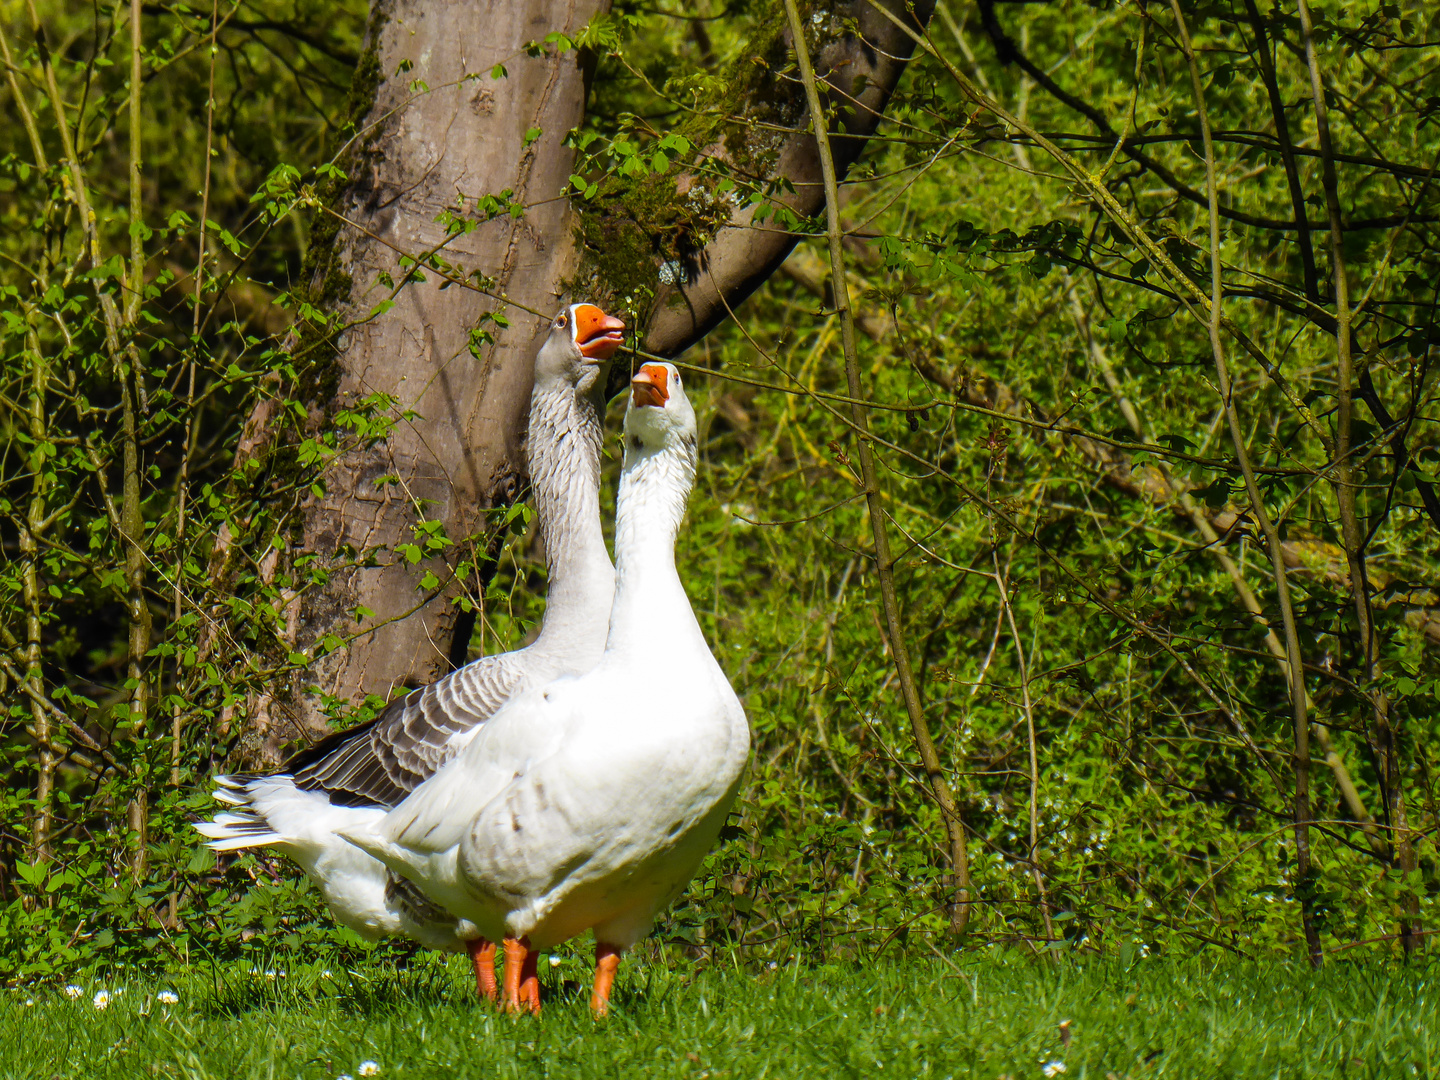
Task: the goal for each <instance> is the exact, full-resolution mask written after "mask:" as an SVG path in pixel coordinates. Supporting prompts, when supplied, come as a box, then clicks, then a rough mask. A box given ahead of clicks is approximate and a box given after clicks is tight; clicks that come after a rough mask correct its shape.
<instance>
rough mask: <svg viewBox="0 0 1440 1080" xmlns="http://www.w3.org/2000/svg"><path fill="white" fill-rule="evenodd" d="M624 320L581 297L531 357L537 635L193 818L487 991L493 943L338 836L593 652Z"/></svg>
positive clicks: (605, 586) (233, 782)
mask: <svg viewBox="0 0 1440 1080" xmlns="http://www.w3.org/2000/svg"><path fill="white" fill-rule="evenodd" d="M624 328H625V324H624V323H622V322H621V321H620V320H619V319H614V318H611V317H610V316H608V315H606V314H605V313H604V312H603V311H601V310H600V309H599V308H598V307H595V306H594V305H592V304H573V305H571V306H570V307H567V308H566V309H565V310H563V311H561V312H560V314H559V315H557V316H556V317H555V320H554V322H553V323H552V324H551V328H550V333H549V335H548V336H547V337H546V339H545V342H544V344H543V345H542V346H541V348H540V350H539V353H538V354H537V356H536V358H535V388H534V390H533V392H532V393H531V397H530V427H529V434H528V436H527V445H526V456H527V461H528V465H529V471H530V482H531V486H532V489H533V500H534V505H535V508H536V513H537V517H538V518H539V521H540V531H541V536H542V538H543V541H544V546H545V559H546V563H547V565H548V567H549V591H548V595H547V597H546V604H545V619H544V624H543V627H542V629H541V631H540V634H539V635H538V637H537V638H536V639H535V641H534V642H533V643H532V644H531V645H529V646H528V647H526V648H524V649H520V650H518V651H516V652H510V653H504V654H502V655H499V656H487V657H484V658H482V659H479V660H476V661H474V662H473V663H471V664H467V665H466V666H465V667H463V668H461V669H460V670H458V671H455V672H452V673H451V674H450V675H447V676H446V677H445V678H443V679H440V680H439V681H437V682H434V683H431V684H430V685H429V686H426V687H424V688H422V689H419V690H414V691H412V692H410V693H409V694H407V695H405V696H404V697H403V698H399V699H397V700H395V701H392V702H391V703H390V705H389V706H388V707H387V708H386V709H385V710H384V712H382V713H381V714H380V715H379V716H378V717H376V718H375V719H374V720H372V721H370V722H369V723H366V724H361V725H359V726H358V727H354V728H351V729H350V730H348V731H343V732H339V733H337V734H335V735H332V736H330V737H329V738H326V739H324V740H322V741H321V742H319V743H317V744H316V745H315V746H312V747H310V748H309V749H308V750H305V751H303V752H302V753H300V754H298V755H296V756H295V757H293V758H291V759H290V760H289V761H288V762H286V763H285V765H284V766H283V767H282V768H281V769H280V770H279V771H278V772H276V773H273V774H271V775H268V776H259V777H246V776H217V777H215V782H216V784H217V785H218V786H217V789H216V791H215V793H214V794H215V798H216V799H217V800H218V801H220V802H222V803H226V804H228V805H229V806H231V807H233V808H234V809H232V810H230V811H229V812H227V813H221V814H217V815H216V816H215V820H214V821H212V822H202V823H199V824H197V825H196V826H195V828H196V829H197V830H199V831H200V832H201V833H202V834H203V835H205V836H207V837H210V842H209V846H210V847H212V848H214V849H215V850H217V851H233V850H237V849H240V848H248V847H259V846H264V845H269V846H272V847H275V848H278V849H279V850H281V851H283V852H285V854H287V855H289V856H290V857H291V858H292V859H294V860H295V861H296V862H297V863H299V864H300V867H301V868H302V869H303V870H304V871H305V873H306V874H307V875H309V877H310V878H311V879H312V880H313V881H314V882H315V883H316V884H317V885H318V886H319V887H320V890H321V892H322V893H323V894H324V896H325V900H326V902H327V904H328V905H329V907H330V910H331V912H332V913H333V914H334V916H335V917H336V918H337V919H338V920H339V921H340V922H342V923H344V924H345V925H347V926H349V927H351V928H352V929H354V930H356V931H357V932H359V933H360V934H362V935H364V936H365V937H367V938H372V939H374V938H378V937H382V936H386V935H396V934H400V935H405V936H408V937H411V938H413V939H415V940H417V941H419V942H421V943H422V944H424V945H426V946H428V947H430V948H435V949H444V950H449V951H454V950H458V949H460V948H462V947H463V948H465V949H466V950H467V951H468V952H469V953H470V955H471V958H472V960H473V962H474V964H475V975H476V983H477V987H478V989H479V992H480V993H481V994H482V995H483V996H487V997H491V998H494V997H495V995H496V987H495V969H494V946H493V945H492V944H490V942H489V941H486V940H485V939H484V938H483V937H481V936H480V935H479V934H478V932H477V931H476V929H475V927H474V926H473V925H471V924H469V923H468V922H466V921H464V920H458V921H457V920H456V918H455V917H454V916H453V915H450V914H448V913H447V912H445V911H444V910H442V909H440V908H438V907H436V906H435V905H434V904H433V903H429V902H427V901H426V900H425V898H424V897H423V896H422V895H420V894H419V893H418V892H416V890H415V889H414V888H413V887H412V886H410V885H409V883H408V882H406V881H404V880H403V879H398V878H396V877H395V875H393V874H391V873H390V872H389V871H387V870H386V868H385V867H384V866H383V865H381V864H380V863H378V862H376V861H375V860H374V859H372V858H370V857H369V856H368V855H366V854H364V853H363V852H362V851H360V850H358V849H357V848H356V847H354V846H353V845H352V844H350V843H348V842H347V841H345V840H344V839H342V838H341V837H340V835H339V831H340V830H342V829H355V828H363V827H364V826H365V825H366V824H367V823H369V822H379V821H380V820H382V819H383V818H384V817H385V815H386V813H387V812H388V811H389V809H390V808H391V807H393V806H395V805H396V804H398V803H400V802H401V801H402V800H404V799H405V798H406V796H408V795H409V794H410V792H412V791H413V790H415V789H416V788H417V787H419V786H420V785H421V784H422V782H423V781H424V780H425V779H426V778H427V777H429V776H430V775H432V774H433V773H434V772H435V771H436V770H437V769H439V768H440V767H441V766H442V765H444V764H445V763H446V762H447V761H449V760H450V759H451V758H452V757H454V756H455V755H456V754H457V753H458V752H459V751H460V749H461V748H462V747H463V746H465V745H466V743H467V742H469V741H470V740H471V739H472V738H474V736H475V732H476V731H477V730H478V729H479V728H480V727H481V726H482V725H483V724H484V722H485V721H486V720H487V719H489V718H490V716H491V715H492V714H493V713H495V711H496V710H497V709H499V708H500V707H501V706H502V705H503V704H504V703H505V702H506V701H507V700H509V699H510V698H511V697H513V696H514V695H516V694H518V693H520V692H522V691H525V690H528V689H530V688H531V687H535V686H544V685H545V684H547V683H549V682H550V681H551V680H553V679H555V678H556V677H558V676H560V675H565V674H580V673H583V672H586V671H589V670H590V669H591V668H592V667H594V666H595V664H596V662H597V661H598V660H599V659H600V656H601V653H602V652H603V650H604V648H605V637H606V631H607V621H608V619H609V615H610V607H611V597H612V595H613V590H614V583H615V576H614V568H613V567H612V566H611V565H610V556H609V553H608V552H607V551H606V549H605V538H604V535H603V533H602V531H601V528H600V450H601V445H602V443H603V439H604V433H603V428H602V424H601V417H602V415H603V412H602V410H603V392H604V384H605V377H604V370H603V367H604V364H605V362H606V361H608V360H609V359H610V358H611V357H612V356H613V355H614V354H615V350H616V349H618V348H619V347H620V344H621V341H622V338H621V332H622V331H623V330H624Z"/></svg>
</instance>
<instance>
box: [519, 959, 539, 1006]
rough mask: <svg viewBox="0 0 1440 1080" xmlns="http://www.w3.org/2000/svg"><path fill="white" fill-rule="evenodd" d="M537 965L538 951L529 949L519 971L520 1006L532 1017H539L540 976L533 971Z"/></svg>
mask: <svg viewBox="0 0 1440 1080" xmlns="http://www.w3.org/2000/svg"><path fill="white" fill-rule="evenodd" d="M539 963H540V952H539V950H538V949H531V950H530V951H529V952H527V953H526V954H525V964H524V966H523V967H521V969H520V1004H522V1005H523V1006H524V1007H525V1008H527V1009H529V1010H530V1012H531V1014H532V1015H534V1016H539V1015H540V975H539V973H538V972H537V971H536V970H535V968H536V966H537V965H538V964H539Z"/></svg>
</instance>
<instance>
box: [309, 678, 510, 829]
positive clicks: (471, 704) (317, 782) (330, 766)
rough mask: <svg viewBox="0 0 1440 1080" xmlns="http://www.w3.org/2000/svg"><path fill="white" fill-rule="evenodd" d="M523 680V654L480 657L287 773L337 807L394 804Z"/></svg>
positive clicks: (329, 741) (312, 752)
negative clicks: (319, 792)
mask: <svg viewBox="0 0 1440 1080" xmlns="http://www.w3.org/2000/svg"><path fill="white" fill-rule="evenodd" d="M522 681H524V664H523V662H522V661H521V660H520V659H519V654H516V653H505V654H503V655H501V656H487V657H484V658H482V659H480V660H476V661H474V662H473V663H470V664H467V665H465V666H464V667H463V668H461V669H460V670H459V671H455V672H452V673H451V674H449V675H447V676H445V678H443V679H441V680H439V681H438V682H434V683H431V684H430V685H429V686H425V687H422V688H421V689H419V690H412V691H411V692H410V693H408V694H406V695H405V696H404V697H403V698H397V699H396V700H395V701H392V702H390V704H389V705H387V706H386V707H385V711H384V712H382V713H381V714H380V715H379V716H377V717H376V718H375V719H374V720H371V721H369V722H368V723H364V724H360V725H358V726H357V727H353V728H350V729H349V730H347V731H341V732H337V733H336V734H334V735H331V736H329V737H327V738H325V739H322V740H321V741H320V742H318V743H316V744H315V745H314V746H312V747H310V748H308V749H306V750H303V751H301V752H300V753H299V754H296V755H295V756H294V757H293V758H291V759H290V760H289V761H287V762H286V763H285V767H284V770H283V771H284V772H286V773H288V774H289V775H290V776H291V777H292V778H293V780H294V783H295V786H296V787H298V788H301V789H302V790H305V791H323V792H325V793H326V794H327V795H328V796H329V797H330V801H331V803H333V804H335V805H338V806H379V807H385V808H389V807H393V806H395V805H397V804H398V803H400V802H401V801H402V800H403V799H404V798H405V797H406V796H407V795H409V794H410V793H411V792H412V791H414V790H415V789H416V788H417V787H419V786H420V785H421V784H422V783H424V782H425V780H427V779H428V778H429V777H431V776H433V775H434V774H435V772H436V771H438V770H439V768H440V767H441V766H442V765H444V764H445V763H446V762H447V761H449V760H450V759H451V758H452V757H454V756H455V754H456V753H458V752H459V750H460V748H461V747H462V746H464V745H465V744H466V743H467V742H469V738H468V736H470V735H473V734H474V731H475V729H476V728H477V727H479V726H480V725H481V724H483V723H484V722H485V721H486V720H488V719H490V717H491V716H493V715H494V714H495V713H496V712H497V711H498V710H499V709H500V706H502V705H504V704H505V702H506V701H508V700H509V699H510V697H511V696H512V695H514V694H515V692H516V691H517V690H518V689H519V688H520V683H521V682H522Z"/></svg>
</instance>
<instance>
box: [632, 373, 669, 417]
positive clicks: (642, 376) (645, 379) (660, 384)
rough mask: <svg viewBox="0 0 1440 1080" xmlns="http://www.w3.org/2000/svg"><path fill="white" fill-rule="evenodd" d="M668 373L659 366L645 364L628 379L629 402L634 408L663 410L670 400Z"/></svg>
mask: <svg viewBox="0 0 1440 1080" xmlns="http://www.w3.org/2000/svg"><path fill="white" fill-rule="evenodd" d="M669 381H670V373H669V372H668V371H666V370H665V369H664V368H663V367H661V366H660V365H659V364H646V365H644V366H643V367H642V368H641V369H640V370H639V371H637V372H636V373H635V374H634V375H633V376H632V377H631V379H630V400H631V401H632V402H633V403H634V404H635V406H636V407H641V406H645V405H650V406H654V407H655V408H664V407H665V403H666V402H667V401H669V400H670V390H669V388H668V383H669Z"/></svg>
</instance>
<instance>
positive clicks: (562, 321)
mask: <svg viewBox="0 0 1440 1080" xmlns="http://www.w3.org/2000/svg"><path fill="white" fill-rule="evenodd" d="M555 325H556V326H558V327H559V328H560V329H561V330H564V329H565V327H567V326H569V325H570V320H569V319H567V318H566V317H565V316H564V315H561V316H560V317H559V318H558V319H556V320H555Z"/></svg>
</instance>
